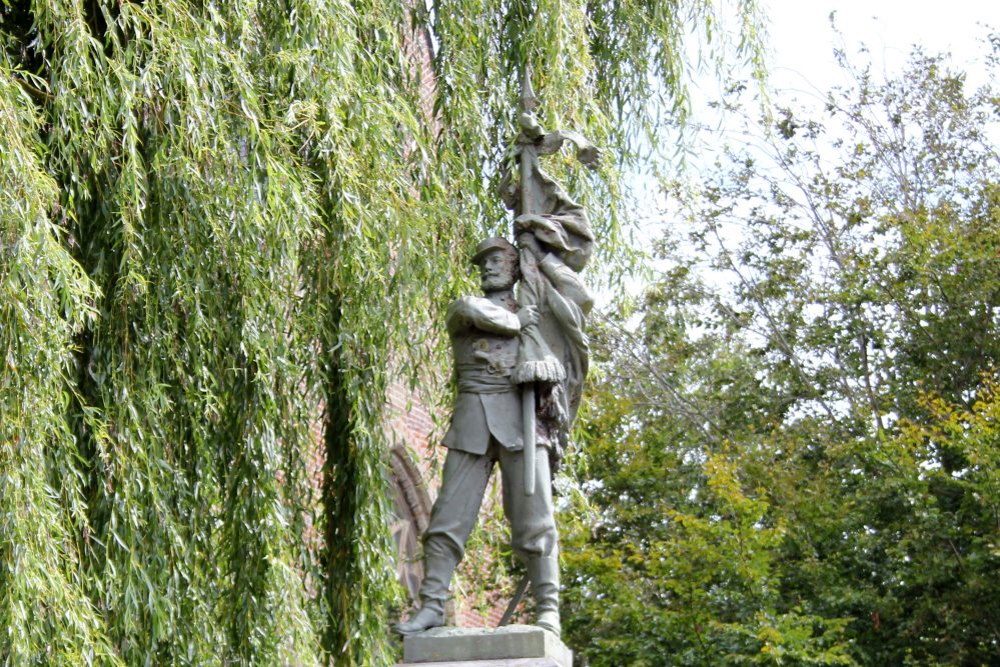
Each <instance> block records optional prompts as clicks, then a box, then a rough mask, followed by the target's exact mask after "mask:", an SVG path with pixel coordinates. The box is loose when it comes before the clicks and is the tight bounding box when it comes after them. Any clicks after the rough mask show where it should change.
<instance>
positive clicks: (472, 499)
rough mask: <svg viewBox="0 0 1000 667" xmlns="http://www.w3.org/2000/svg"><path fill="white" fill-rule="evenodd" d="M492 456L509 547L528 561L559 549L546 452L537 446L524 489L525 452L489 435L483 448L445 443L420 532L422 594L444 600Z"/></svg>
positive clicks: (472, 522) (476, 510) (480, 498)
mask: <svg viewBox="0 0 1000 667" xmlns="http://www.w3.org/2000/svg"><path fill="white" fill-rule="evenodd" d="M494 461H499V462H500V474H501V483H502V485H503V509H504V513H505V514H506V515H507V519H508V521H510V527H511V547H512V548H513V550H514V553H515V555H517V556H518V558H520V559H521V560H522V561H524V562H525V563H527V562H528V561H530V560H532V559H535V558H543V557H555V556H556V555H557V554H558V535H557V533H556V524H555V518H554V517H553V516H552V513H553V507H552V483H551V479H552V476H551V473H550V470H549V453H548V452H547V451H546V450H545V448H543V447H539V448H538V449H537V450H536V456H535V492H534V493H533V494H532V495H530V496H528V495H525V493H524V454H523V453H522V452H521V451H516V452H512V451H509V450H508V449H507V448H505V447H503V446H502V445H500V444H499V443H497V442H496V441H493V440H492V438H491V443H490V448H489V450H488V451H487V452H486V454H482V455H480V454H469V453H468V452H463V451H459V450H457V449H449V450H448V456H447V458H445V462H444V473H443V475H442V482H441V491H440V493H439V494H438V497H437V500H436V501H435V502H434V509H433V510H432V511H431V520H430V524H429V525H428V527H427V531H426V532H425V533H424V570H425V571H424V581H423V584H422V585H421V587H420V595H421V597H422V598H424V599H437V600H444V599H445V598H446V597H447V592H448V585H449V583H450V581H451V574H452V571H453V570H454V568H455V566H456V565H457V564H458V563H459V561H461V560H462V557H463V556H464V555H465V542H466V540H467V539H468V538H469V534H470V533H471V532H472V529H473V528H474V527H475V525H476V519H477V518H478V516H479V507H480V505H481V504H482V501H483V494H484V493H485V491H486V485H487V484H488V483H489V479H490V472H491V471H492V470H493V463H494Z"/></svg>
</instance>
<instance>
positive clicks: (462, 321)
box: [445, 296, 521, 336]
mask: <svg viewBox="0 0 1000 667" xmlns="http://www.w3.org/2000/svg"><path fill="white" fill-rule="evenodd" d="M445 322H446V323H447V326H448V331H449V332H452V333H454V332H456V331H461V330H463V329H468V328H470V327H474V328H476V329H480V330H482V331H488V332H490V333H496V334H501V335H504V336H516V335H517V334H519V333H520V332H521V321H520V319H519V318H518V316H517V313H512V312H510V311H509V310H507V309H506V308H504V307H502V306H498V305H496V304H495V303H493V302H492V301H490V300H489V299H484V298H483V297H479V296H463V297H461V298H459V299H456V300H455V301H452V302H451V305H450V306H448V315H447V316H446V318H445Z"/></svg>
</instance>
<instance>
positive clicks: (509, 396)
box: [444, 296, 524, 454]
mask: <svg viewBox="0 0 1000 667" xmlns="http://www.w3.org/2000/svg"><path fill="white" fill-rule="evenodd" d="M446 322H447V325H448V333H449V334H450V335H451V344H452V350H453V352H454V357H455V375H456V377H457V379H458V397H457V398H456V399H455V410H454V412H453V414H452V417H451V428H449V429H448V433H447V434H445V436H444V445H445V447H448V448H450V449H457V450H460V451H463V452H468V453H470V454H485V453H486V450H487V448H488V447H489V444H490V436H491V435H492V436H493V438H495V439H496V440H497V442H499V443H500V444H501V445H503V446H504V447H506V448H507V449H510V450H519V449H523V448H524V443H523V440H522V436H523V426H522V423H523V422H522V419H521V394H520V390H519V389H518V387H517V386H516V385H514V384H513V383H512V382H511V379H510V376H511V372H512V371H513V369H514V364H515V363H516V362H517V347H518V335H519V334H520V331H521V323H520V321H519V320H518V317H517V315H516V314H515V313H512V312H511V311H509V310H507V309H506V308H504V307H503V306H502V305H498V304H496V303H494V302H492V301H490V300H489V299H487V298H484V297H478V296H466V297H462V298H460V299H458V300H456V301H454V302H453V303H452V304H451V306H449V308H448V315H447V319H446Z"/></svg>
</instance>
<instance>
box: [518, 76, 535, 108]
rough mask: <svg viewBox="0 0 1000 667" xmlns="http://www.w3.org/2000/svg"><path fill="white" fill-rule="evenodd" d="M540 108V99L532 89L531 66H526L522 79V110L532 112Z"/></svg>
mask: <svg viewBox="0 0 1000 667" xmlns="http://www.w3.org/2000/svg"><path fill="white" fill-rule="evenodd" d="M537 108H538V98H537V97H535V91H534V90H532V89H531V65H525V66H524V75H523V76H522V78H521V110H522V111H524V112H531V111H534V110H535V109H537Z"/></svg>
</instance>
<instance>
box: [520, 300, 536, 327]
mask: <svg viewBox="0 0 1000 667" xmlns="http://www.w3.org/2000/svg"><path fill="white" fill-rule="evenodd" d="M517 319H518V320H520V321H521V328H522V329H523V328H525V327H527V326H531V325H532V324H538V306H535V305H531V306H525V307H524V308H522V309H521V310H519V311H517Z"/></svg>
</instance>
